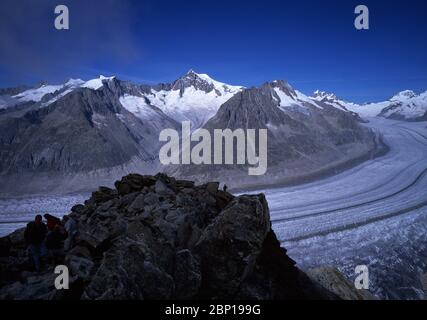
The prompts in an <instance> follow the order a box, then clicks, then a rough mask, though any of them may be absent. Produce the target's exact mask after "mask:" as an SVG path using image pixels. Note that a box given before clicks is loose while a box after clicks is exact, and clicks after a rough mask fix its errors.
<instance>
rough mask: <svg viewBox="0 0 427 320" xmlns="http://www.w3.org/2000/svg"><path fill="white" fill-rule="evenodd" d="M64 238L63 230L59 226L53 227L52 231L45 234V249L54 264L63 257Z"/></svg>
mask: <svg viewBox="0 0 427 320" xmlns="http://www.w3.org/2000/svg"><path fill="white" fill-rule="evenodd" d="M66 237H67V235H66V233H65V230H64V229H63V228H62V226H61V225H60V224H57V225H55V227H54V228H53V230H52V231H49V232H48V233H47V236H46V248H47V250H48V254H49V257H50V258H51V259H52V260H53V263H54V264H57V263H59V262H60V260H61V258H62V256H63V255H64V240H65V238H66Z"/></svg>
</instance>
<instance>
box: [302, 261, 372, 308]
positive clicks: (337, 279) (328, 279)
mask: <svg viewBox="0 0 427 320" xmlns="http://www.w3.org/2000/svg"><path fill="white" fill-rule="evenodd" d="M308 275H309V277H310V278H311V279H313V280H314V281H316V282H318V283H319V284H320V285H322V286H323V287H325V288H327V289H328V290H330V291H331V292H333V293H335V294H336V295H337V296H339V297H340V298H341V299H343V300H376V297H375V296H374V295H372V294H371V293H370V292H369V291H368V290H364V289H361V290H358V289H356V288H355V286H354V284H352V283H351V282H350V281H349V280H348V279H347V278H346V277H345V276H344V275H343V274H342V273H340V272H339V271H338V270H337V269H335V268H333V267H319V268H315V269H311V270H309V271H308Z"/></svg>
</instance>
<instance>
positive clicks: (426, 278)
mask: <svg viewBox="0 0 427 320" xmlns="http://www.w3.org/2000/svg"><path fill="white" fill-rule="evenodd" d="M421 282H422V283H423V288H424V299H425V300H427V273H424V274H423V275H422V276H421Z"/></svg>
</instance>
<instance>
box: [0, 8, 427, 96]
mask: <svg viewBox="0 0 427 320" xmlns="http://www.w3.org/2000/svg"><path fill="white" fill-rule="evenodd" d="M58 4H66V5H68V7H69V9H70V30H68V31H58V30H56V29H54V24H53V23H54V8H55V6H56V5H58ZM358 4H365V5H367V6H368V7H369V9H370V27H371V28H370V30H369V31H357V30H356V29H355V28H354V18H355V14H354V8H355V7H356V5H358ZM426 15H427V1H425V0H406V1H400V0H393V1H386V0H363V1H362V0H358V1H353V0H298V1H286V0H280V1H279V0H277V1H266V0H263V1H256V0H253V1H248V0H245V1H237V0H236V1H233V0H228V1H222V0H216V1H211V0H209V1H203V0H199V1H192V0H191V1H190V0H184V1H177V0H176V1H168V0H161V1H130V0H99V1H98V0H97V1H90V0H87V1H79V0H77V1H76V0H74V1H64V0H57V1H50V0H47V1H42V0H39V1H33V0H28V1H24V0H13V1H12V0H1V2H0V39H1V42H0V86H1V87H7V86H14V85H17V84H34V83H36V82H38V81H39V80H46V81H48V82H51V83H59V82H63V81H64V80H65V79H67V78H69V77H74V78H77V77H78V78H83V79H89V78H94V77H97V76H98V75H99V74H103V75H106V76H109V75H117V76H118V77H119V78H121V79H127V80H131V81H134V82H138V83H139V82H146V83H157V82H169V81H172V80H174V79H176V78H177V77H179V76H180V75H182V74H184V73H185V72H186V71H187V70H188V69H190V68H192V69H194V70H195V71H197V72H200V73H208V74H209V75H211V76H212V77H213V78H215V79H217V80H219V81H223V82H227V83H230V84H238V85H245V86H253V85H259V84H261V83H263V82H265V81H270V80H274V79H285V80H287V81H289V82H290V84H291V85H293V86H294V87H295V88H296V89H298V90H300V91H302V92H304V93H306V94H310V93H311V92H312V91H314V90H315V89H322V90H326V91H331V92H335V93H336V94H337V95H339V96H340V97H342V98H345V99H348V100H353V101H357V102H365V101H377V100H382V99H385V98H389V97H390V96H391V95H393V94H394V93H395V92H397V91H400V90H404V89H413V90H415V91H418V92H419V91H424V90H427V19H426Z"/></svg>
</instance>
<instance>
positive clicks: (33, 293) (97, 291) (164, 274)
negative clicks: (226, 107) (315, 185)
mask: <svg viewBox="0 0 427 320" xmlns="http://www.w3.org/2000/svg"><path fill="white" fill-rule="evenodd" d="M115 185H116V188H117V191H116V190H112V189H108V188H100V189H99V190H98V191H96V192H94V194H93V195H92V197H91V199H90V200H88V201H86V202H85V204H84V205H78V206H74V207H73V209H72V213H71V216H72V217H73V218H74V219H75V220H76V221H77V223H78V226H79V235H78V239H77V241H76V243H75V245H74V247H73V248H72V249H71V250H70V251H69V252H67V254H66V256H65V259H64V261H63V263H64V264H65V265H67V266H68V267H69V271H70V277H71V281H72V282H71V284H70V290H67V291H68V292H67V293H65V294H64V293H61V292H57V291H56V290H54V289H52V286H53V284H54V282H53V279H54V278H55V274H53V267H54V266H53V265H51V264H48V265H47V266H45V269H44V271H43V272H42V273H41V274H37V275H36V276H34V275H32V274H31V273H28V272H27V271H28V270H30V269H31V268H30V266H29V265H28V259H27V257H26V254H25V244H24V242H23V231H22V230H20V231H17V232H15V233H13V234H11V235H9V236H8V237H6V238H1V239H0V248H1V251H0V252H1V253H2V255H3V256H2V257H0V271H1V272H2V277H1V279H0V285H1V286H2V287H1V288H0V297H3V298H6V299H27V298H28V299H89V300H92V299H101V300H104V299H215V298H223V299H224V298H228V299H295V298H299V299H329V298H336V296H335V295H333V294H332V293H330V292H329V291H327V290H325V289H323V288H322V287H320V286H319V285H317V284H316V283H314V282H312V281H311V280H310V279H309V278H308V277H307V276H305V274H304V273H302V272H301V271H300V270H298V269H297V268H296V267H295V262H294V261H293V260H292V259H290V258H289V257H288V256H287V255H286V250H285V249H283V248H281V247H280V243H279V242H278V241H277V239H276V236H275V234H274V232H273V230H272V229H271V222H270V216H269V210H268V204H267V201H266V199H265V197H264V195H262V194H261V195H250V196H248V195H243V196H239V197H234V196H232V195H231V194H229V193H227V192H224V191H220V190H218V187H219V183H216V182H215V183H209V184H206V185H204V186H195V185H194V183H192V182H189V181H182V180H175V179H174V178H171V177H168V176H166V175H164V174H158V175H156V176H142V175H137V174H131V175H129V176H126V177H123V178H122V179H121V180H120V181H117V182H116V184H115ZM3 275H5V276H3Z"/></svg>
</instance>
